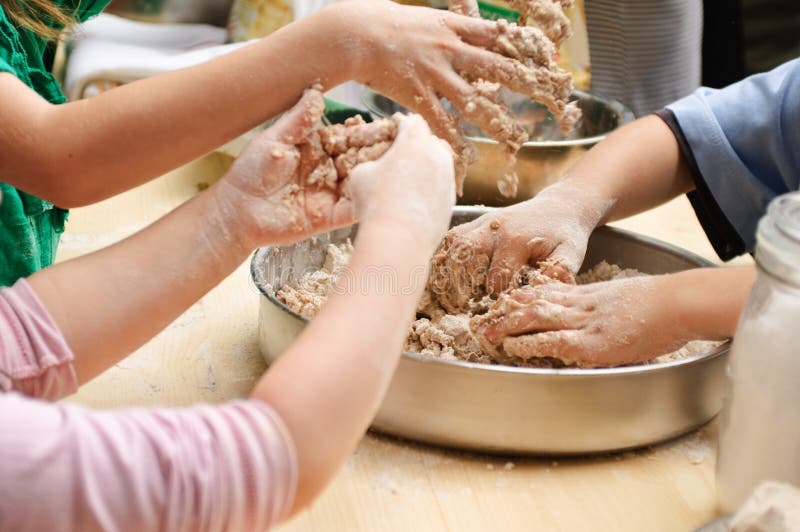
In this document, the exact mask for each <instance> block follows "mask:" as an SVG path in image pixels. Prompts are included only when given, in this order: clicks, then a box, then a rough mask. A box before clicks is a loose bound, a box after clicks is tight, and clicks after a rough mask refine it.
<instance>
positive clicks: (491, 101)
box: [438, 71, 528, 154]
mask: <svg viewBox="0 0 800 532" xmlns="http://www.w3.org/2000/svg"><path fill="white" fill-rule="evenodd" d="M438 75H439V76H440V80H441V81H442V83H441V86H442V94H443V96H444V97H445V98H447V99H448V100H450V103H452V104H453V105H454V106H455V107H456V108H457V109H458V110H459V111H460V112H461V115H462V116H463V117H464V119H466V120H467V121H469V122H472V123H473V124H475V125H477V126H478V127H480V128H481V131H483V133H484V134H485V135H487V136H488V137H489V138H492V139H494V140H496V141H497V142H499V143H501V144H503V145H504V146H506V150H507V152H508V153H509V154H511V153H516V152H517V151H518V150H519V148H520V147H521V146H522V144H523V143H525V142H526V141H527V140H528V132H527V131H526V130H525V128H523V127H522V126H521V125H520V124H519V123H518V122H517V120H516V118H515V117H514V116H513V115H512V114H511V111H510V110H509V109H508V106H506V105H505V104H504V103H502V101H500V98H499V91H500V88H501V87H500V86H499V85H495V84H490V83H486V82H484V81H476V82H474V83H472V84H470V83H467V82H466V81H465V80H464V79H463V78H461V76H459V75H458V74H456V73H455V72H453V71H449V72H440V73H439V74H438Z"/></svg>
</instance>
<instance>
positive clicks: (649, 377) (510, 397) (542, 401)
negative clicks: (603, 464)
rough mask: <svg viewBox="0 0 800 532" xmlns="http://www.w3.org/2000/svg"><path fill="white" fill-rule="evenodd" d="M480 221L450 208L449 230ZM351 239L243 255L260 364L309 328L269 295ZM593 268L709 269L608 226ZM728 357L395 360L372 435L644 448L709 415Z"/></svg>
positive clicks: (505, 447)
mask: <svg viewBox="0 0 800 532" xmlns="http://www.w3.org/2000/svg"><path fill="white" fill-rule="evenodd" d="M487 211H488V209H486V208H481V207H456V208H455V210H454V213H453V219H452V224H453V225H458V224H461V223H465V222H468V221H470V220H473V219H475V218H477V217H478V216H480V215H481V214H483V213H485V212H487ZM355 231H356V229H355V228H347V229H341V230H338V231H333V232H332V233H328V234H326V235H322V236H319V237H316V238H313V239H310V240H306V241H304V242H301V243H298V244H296V245H293V246H285V247H265V248H261V249H259V250H258V251H257V252H256V253H255V255H254V256H253V259H252V263H251V273H252V277H253V280H254V282H255V284H256V286H257V287H258V289H259V291H260V292H261V303H260V311H259V312H260V315H259V332H258V336H259V344H260V349H261V352H262V354H263V355H264V358H265V359H266V360H267V362H268V363H270V362H272V361H274V360H276V359H277V358H278V357H279V356H280V354H281V353H282V352H283V351H284V350H285V349H286V348H287V347H288V346H289V344H291V343H292V341H294V339H295V338H296V337H297V335H298V334H300V332H301V331H302V330H303V328H304V327H305V325H306V323H307V321H306V320H305V319H303V318H301V317H300V316H298V315H297V314H295V313H294V312H292V311H291V310H289V309H288V308H287V307H286V306H285V305H284V304H283V303H282V302H281V301H279V300H278V299H276V297H275V295H274V292H273V291H272V290H271V289H270V287H274V288H275V289H279V288H280V287H281V286H283V284H284V283H287V282H293V281H295V280H296V279H297V277H298V276H300V275H302V273H303V272H304V271H308V269H309V268H311V269H318V268H319V267H321V265H322V263H323V261H324V257H325V249H326V247H327V245H328V244H329V243H331V242H333V243H340V242H344V241H345V240H347V239H348V238H353V237H354V236H355ZM603 259H605V260H607V261H609V262H611V263H615V264H619V265H620V266H623V267H626V268H636V269H638V270H640V271H642V272H645V273H651V274H660V273H668V272H674V271H679V270H684V269H688V268H695V267H702V266H711V263H709V262H708V261H706V260H705V259H703V258H701V257H699V256H697V255H694V254H692V253H690V252H688V251H685V250H683V249H680V248H677V247H675V246H672V245H670V244H666V243H664V242H660V241H657V240H654V239H651V238H646V237H643V236H639V235H636V234H634V233H631V232H627V231H622V230H620V229H612V228H601V229H598V230H597V231H595V233H594V234H593V235H592V238H591V240H590V242H589V249H588V253H587V258H586V261H585V264H587V265H590V266H593V265H595V264H596V263H597V262H599V261H600V260H603ZM728 348H729V346H728V344H727V343H726V344H724V345H722V346H720V347H719V348H717V349H715V350H714V351H712V352H709V353H703V354H700V355H695V356H691V357H688V358H686V359H683V360H679V361H675V362H669V363H662V364H651V365H642V366H631V367H622V368H610V369H591V370H589V369H533V368H514V367H508V366H494V365H482V364H472V363H468V362H453V361H445V360H438V359H433V358H429V357H425V356H422V355H419V354H415V353H403V355H402V357H401V360H400V364H399V365H398V368H397V372H396V373H395V375H394V378H393V380H392V383H391V386H390V388H389V391H388V393H387V395H386V398H385V399H384V401H383V404H382V405H381V408H380V410H379V412H378V414H377V416H376V417H375V419H374V421H373V424H372V426H373V428H375V429H377V430H379V431H382V432H386V433H389V434H394V435H396V436H401V437H405V438H409V439H413V440H418V441H421V442H427V443H432V444H436V445H443V446H448V447H457V448H461V449H471V450H477V451H485V452H492V453H509V454H547V455H571V454H587V453H597V452H607V451H617V450H624V449H630V448H635V447H640V446H644V445H650V444H653V443H657V442H660V441H663V440H667V439H670V438H673V437H675V436H678V435H680V434H683V433H685V432H687V431H690V430H692V429H694V428H696V427H698V426H700V425H702V424H704V423H706V422H707V421H708V420H710V419H711V418H712V417H714V416H715V415H716V414H717V412H719V410H720V408H721V401H722V390H723V383H724V371H725V363H726V359H727V354H728ZM382 355H383V354H382V353H376V354H375V356H382ZM299 385H302V384H299Z"/></svg>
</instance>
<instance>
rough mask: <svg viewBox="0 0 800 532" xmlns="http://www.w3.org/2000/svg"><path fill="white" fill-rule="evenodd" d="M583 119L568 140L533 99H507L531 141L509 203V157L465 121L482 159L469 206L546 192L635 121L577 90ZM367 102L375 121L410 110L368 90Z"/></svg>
mask: <svg viewBox="0 0 800 532" xmlns="http://www.w3.org/2000/svg"><path fill="white" fill-rule="evenodd" d="M572 99H573V100H575V101H577V102H578V107H580V109H581V111H582V113H583V116H582V118H581V120H580V122H579V123H578V125H577V127H576V128H575V131H574V132H573V133H572V134H571V135H570V136H569V137H566V138H565V137H564V136H563V135H562V133H561V131H560V130H559V128H558V125H557V124H556V122H555V120H553V116H552V115H551V114H550V113H548V112H547V109H546V108H545V107H544V106H542V105H541V104H538V103H536V102H532V101H531V100H529V99H528V98H526V97H524V96H520V95H514V94H511V93H505V94H504V100H505V102H506V103H507V104H508V106H509V107H510V109H511V111H512V112H513V114H514V115H515V116H517V117H518V119H520V121H521V122H522V124H523V125H524V126H526V127H527V129H528V132H529V133H530V134H531V139H532V140H531V141H529V142H526V143H525V144H524V145H523V146H522V149H521V150H520V151H519V153H518V154H517V164H516V165H515V166H514V170H515V171H516V172H517V175H518V176H519V193H518V194H517V196H516V197H514V198H506V197H504V196H502V195H501V194H500V192H499V191H498V190H497V181H498V179H499V178H500V177H502V176H503V173H504V172H505V164H506V163H505V155H504V154H503V150H502V148H501V147H500V145H499V144H498V143H497V142H496V141H494V140H492V139H489V138H487V137H486V136H485V135H484V134H483V133H482V132H481V131H480V129H478V128H477V127H475V126H474V125H472V124H469V123H466V122H462V127H463V128H464V131H465V132H466V134H467V135H468V136H469V137H470V140H471V141H472V142H473V143H474V144H475V146H476V148H477V149H478V155H479V156H480V159H479V160H478V162H477V163H475V164H474V165H472V166H470V167H469V169H468V170H467V179H466V181H465V182H464V195H463V196H462V197H461V198H460V199H459V203H461V204H463V205H490V206H502V205H510V204H512V203H517V202H519V201H523V200H526V199H529V198H532V197H533V196H534V195H535V194H536V193H537V192H539V191H540V190H541V189H543V188H544V187H546V186H547V185H550V184H552V183H554V182H555V181H557V180H558V179H560V178H561V177H562V176H563V175H564V174H565V173H566V171H567V170H569V168H570V167H571V166H572V165H573V164H574V163H575V161H577V160H578V158H580V156H581V155H583V154H584V153H585V152H586V150H588V149H589V148H591V147H592V146H594V145H595V144H597V143H598V142H600V141H601V140H602V139H603V137H605V136H606V135H607V134H609V133H611V132H612V131H613V130H615V129H617V128H618V127H620V126H622V125H624V124H627V123H628V122H631V121H632V120H633V113H631V112H630V111H629V110H628V109H627V108H626V107H625V106H623V105H622V104H621V103H619V102H617V101H614V100H611V99H608V98H603V97H601V96H597V95H594V94H590V93H586V92H581V91H575V92H574V93H573V95H572ZM362 101H363V103H364V105H365V106H366V108H367V110H368V111H369V112H370V113H371V114H372V115H373V116H375V117H387V116H391V115H393V114H394V113H408V112H409V110H408V109H407V108H405V107H403V106H402V105H400V104H398V103H396V102H394V101H393V100H391V99H389V98H387V97H385V96H383V95H381V94H378V93H376V92H374V91H372V90H369V89H366V90H365V91H364V93H363V95H362Z"/></svg>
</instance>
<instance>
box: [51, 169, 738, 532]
mask: <svg viewBox="0 0 800 532" xmlns="http://www.w3.org/2000/svg"><path fill="white" fill-rule="evenodd" d="M228 164H229V160H228V159H226V158H225V157H224V156H221V155H209V156H207V157H205V158H203V159H201V160H198V161H196V162H194V163H191V164H189V165H187V166H185V167H183V168H181V169H178V170H176V171H174V172H171V173H170V174H167V175H166V176H164V177H162V178H160V179H157V180H155V181H153V182H151V183H149V184H147V185H144V186H142V187H139V188H137V189H135V190H132V191H129V192H127V193H125V194H122V195H120V196H118V197H116V198H112V199H110V200H107V201H105V202H102V203H100V204H97V205H93V206H90V207H86V208H82V209H76V210H75V211H73V212H72V214H71V216H70V220H69V225H68V228H67V232H66V233H65V235H64V238H63V241H62V244H61V248H60V250H59V260H64V259H68V258H70V257H74V256H77V255H80V254H83V253H87V252H90V251H92V250H95V249H98V248H101V247H103V246H106V245H108V244H111V243H113V242H115V241H117V240H119V239H120V238H122V237H124V236H126V235H129V234H131V233H133V232H134V231H136V230H138V229H140V228H141V227H143V226H145V225H146V224H148V223H150V222H151V221H153V220H155V219H156V218H158V217H159V216H162V215H163V214H165V213H167V212H168V211H169V210H171V209H172V208H174V207H175V206H177V205H178V204H180V203H181V202H182V201H185V200H186V199H187V198H189V197H191V196H192V195H193V194H196V193H197V192H198V190H199V189H201V188H203V186H204V185H207V184H209V183H211V182H213V180H214V179H216V178H217V177H218V176H219V175H221V173H222V172H224V170H225V168H227V165H228ZM616 225H619V226H622V227H625V228H628V229H632V230H635V231H638V232H640V233H645V234H648V235H650V236H654V237H656V238H661V239H664V240H667V241H670V242H672V243H674V244H677V245H679V246H682V247H685V248H688V249H690V250H692V251H694V252H696V253H698V254H700V255H703V256H705V257H708V258H711V259H714V260H716V257H715V256H714V254H713V251H712V249H711V247H710V245H709V244H708V242H707V241H706V239H705V236H704V235H703V232H702V230H701V229H700V227H699V225H698V223H697V221H696V218H695V216H694V214H693V212H692V210H691V207H690V206H689V203H688V201H687V200H686V199H685V198H679V199H677V200H674V201H672V202H670V203H668V204H666V205H664V206H662V207H660V208H658V209H655V210H653V211H651V212H648V213H645V214H643V215H639V216H636V217H635V218H632V219H629V220H626V221H624V222H622V223H619V224H616ZM748 261H749V259H741V260H739V261H738V262H740V263H746V262H748ZM257 314H258V295H257V292H256V290H255V288H254V287H253V286H252V284H251V282H250V279H249V275H248V267H247V265H246V264H243V265H242V266H241V267H240V268H239V269H238V270H237V271H236V272H235V273H234V274H233V275H231V276H230V277H229V278H228V279H226V280H225V281H224V282H222V283H221V284H220V285H219V286H218V287H217V288H216V289H214V290H213V291H211V292H210V293H209V294H208V295H206V297H204V298H203V299H202V300H201V301H199V302H198V303H197V304H196V305H194V306H193V307H191V308H190V309H189V310H187V311H186V312H185V313H184V314H183V315H182V316H181V317H180V318H179V319H177V320H176V321H175V322H174V323H173V324H171V325H170V326H169V327H168V328H167V329H166V330H165V331H163V332H162V333H161V334H159V335H158V336H157V337H156V338H154V339H153V340H152V341H151V342H149V343H148V344H147V345H145V346H144V347H142V348H141V349H139V350H138V351H137V352H136V353H134V354H132V355H131V356H129V357H128V358H126V359H125V360H123V361H122V362H120V363H119V364H117V365H116V366H115V367H113V368H111V369H109V370H108V371H106V372H105V373H104V374H102V375H101V376H99V377H98V378H97V379H95V380H94V381H92V382H90V383H88V384H87V385H86V386H84V387H83V388H82V389H81V390H80V391H79V393H77V394H76V395H75V396H73V397H71V398H70V399H69V400H71V401H76V402H79V403H83V404H85V405H91V406H94V407H98V408H113V407H124V406H132V405H189V404H193V403H197V402H209V403H217V402H221V401H226V400H229V399H232V398H238V397H243V396H245V395H246V394H247V393H248V391H249V390H250V388H251V387H252V385H253V383H254V382H255V380H256V379H257V378H258V377H259V376H260V375H261V374H262V372H263V371H264V370H265V365H264V362H263V360H262V358H261V356H260V355H259V352H258V347H257V343H256V324H257ZM715 438H716V428H715V424H714V423H712V424H711V425H710V426H708V427H706V428H704V429H701V430H700V431H698V432H695V433H693V434H690V435H688V436H685V437H683V438H680V439H678V440H676V441H673V442H670V443H667V444H663V445H660V446H657V447H655V448H650V449H645V450H642V451H637V452H628V453H622V454H615V455H610V456H602V457H594V458H583V459H567V460H557V461H553V460H550V459H520V458H509V457H491V456H488V455H480V454H469V453H460V452H454V451H447V450H442V449H436V448H432V447H427V446H424V445H418V444H414V443H410V442H403V441H399V440H395V439H392V438H389V437H386V436H381V435H374V434H368V435H367V436H365V437H364V439H363V440H362V441H361V443H360V445H359V447H358V449H357V451H356V452H355V454H354V455H353V456H352V457H351V458H350V459H349V460H348V461H347V463H346V465H345V466H344V468H343V469H342V471H341V472H340V473H339V475H338V476H337V477H336V479H335V481H334V482H333V483H332V485H331V486H330V487H329V488H328V490H327V491H326V492H325V493H324V494H323V496H322V497H320V498H319V500H318V501H317V502H316V503H315V504H314V505H313V506H312V507H311V508H310V509H309V510H307V511H305V512H303V513H302V514H301V515H299V516H298V517H297V518H295V519H294V520H292V521H291V522H289V523H287V524H285V525H283V526H282V527H280V528H279V530H281V531H286V532H288V531H339V530H347V531H381V530H392V531H394V530H397V531H406V530H407V531H425V530H455V531H462V530H492V531H516V530H603V531H611V530H631V531H643V530H647V531H658V530H665V531H667V530H691V529H693V528H694V527H696V526H699V525H700V524H702V523H704V522H705V521H707V520H709V519H711V518H712V517H713V516H714V513H715V501H714V475H713V468H714V460H715Z"/></svg>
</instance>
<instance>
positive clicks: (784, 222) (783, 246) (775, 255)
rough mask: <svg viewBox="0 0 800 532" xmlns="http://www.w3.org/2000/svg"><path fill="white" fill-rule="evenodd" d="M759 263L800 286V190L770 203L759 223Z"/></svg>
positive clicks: (757, 254)
mask: <svg viewBox="0 0 800 532" xmlns="http://www.w3.org/2000/svg"><path fill="white" fill-rule="evenodd" d="M756 263H757V264H758V265H759V266H760V267H761V268H762V269H764V270H766V271H767V272H769V273H770V274H772V275H774V276H775V277H778V278H780V279H781V280H783V281H786V282H788V283H791V284H794V285H797V286H800V192H791V193H789V194H784V195H783V196H779V197H777V198H775V199H774V200H772V202H771V203H770V204H769V208H768V209H767V214H766V216H764V217H763V218H762V219H761V221H760V222H759V224H758V236H757V243H756Z"/></svg>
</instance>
